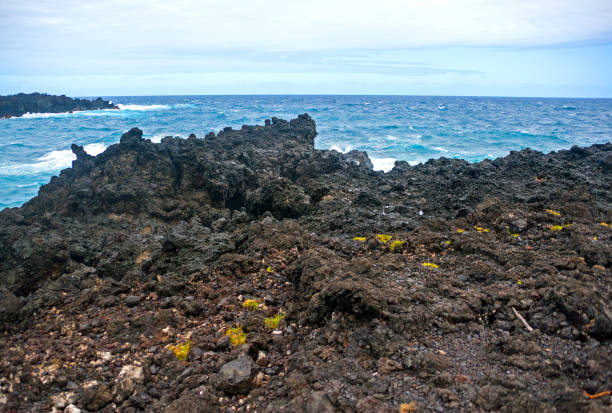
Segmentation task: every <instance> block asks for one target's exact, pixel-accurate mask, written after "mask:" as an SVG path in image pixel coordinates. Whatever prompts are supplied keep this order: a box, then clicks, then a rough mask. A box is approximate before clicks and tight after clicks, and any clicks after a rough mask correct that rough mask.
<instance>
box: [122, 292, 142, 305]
mask: <svg viewBox="0 0 612 413" xmlns="http://www.w3.org/2000/svg"><path fill="white" fill-rule="evenodd" d="M140 300H142V297H140V296H139V295H128V296H127V298H126V299H125V304H126V305H127V306H128V307H135V306H137V305H138V304H139V303H140Z"/></svg>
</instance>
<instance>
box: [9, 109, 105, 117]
mask: <svg viewBox="0 0 612 413" xmlns="http://www.w3.org/2000/svg"><path fill="white" fill-rule="evenodd" d="M115 113H117V110H116V109H98V110H77V111H74V112H58V113H29V112H28V113H24V114H23V115H21V116H16V117H13V118H9V119H45V118H64V117H67V116H107V115H112V114H115Z"/></svg>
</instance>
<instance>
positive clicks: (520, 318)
mask: <svg viewBox="0 0 612 413" xmlns="http://www.w3.org/2000/svg"><path fill="white" fill-rule="evenodd" d="M511 308H512V311H514V315H515V316H517V317H518V319H519V320H521V322H522V323H523V325H524V326H525V328H526V329H527V330H528V331H533V328H531V326H530V325H529V323H527V321H525V319H524V318H523V316H522V315H520V314H519V312H518V311H516V308H514V307H511Z"/></svg>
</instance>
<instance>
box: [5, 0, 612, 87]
mask: <svg viewBox="0 0 612 413" xmlns="http://www.w3.org/2000/svg"><path fill="white" fill-rule="evenodd" d="M0 28H1V29H0V94H13V93H18V92H34V91H40V92H47V93H53V94H67V95H69V96H125V95H173V94H194V95H195V94H401V95H463V96H465V95H469V96H542V97H546V96H550V97H608V98H610V97H612V1H611V0H581V1H577V0H503V1H502V0H461V1H460V0H377V1H361V0H351V1H348V0H310V1H307V2H303V1H302V2H293V1H288V0H282V1H281V0H267V1H260V0H233V1H217V0H173V1H170V2H169V1H167V0H166V1H163V2H161V1H155V0H105V1H97V2H90V1H83V0H74V1H69V0H29V1H27V2H24V1H23V0H2V1H1V2H0Z"/></svg>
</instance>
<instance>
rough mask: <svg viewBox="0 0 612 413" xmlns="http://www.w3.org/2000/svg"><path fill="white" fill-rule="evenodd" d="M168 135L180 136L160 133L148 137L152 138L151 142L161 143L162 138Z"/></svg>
mask: <svg viewBox="0 0 612 413" xmlns="http://www.w3.org/2000/svg"><path fill="white" fill-rule="evenodd" d="M166 136H178V135H174V134H172V133H158V134H156V135H153V136H152V137H150V138H147V139H150V140H151V142H153V143H160V142H161V141H162V139H164V138H165V137H166Z"/></svg>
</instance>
